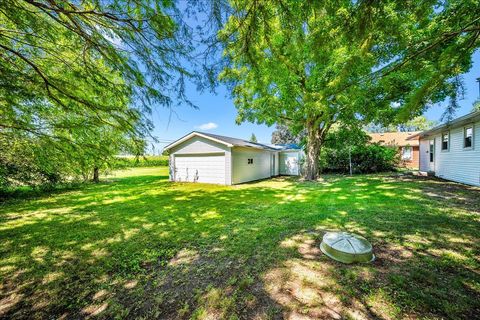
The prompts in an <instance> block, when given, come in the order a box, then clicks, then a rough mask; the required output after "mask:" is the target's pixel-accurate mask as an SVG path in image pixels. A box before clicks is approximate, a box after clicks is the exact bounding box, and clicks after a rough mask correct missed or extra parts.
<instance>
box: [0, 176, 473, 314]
mask: <svg viewBox="0 0 480 320" xmlns="http://www.w3.org/2000/svg"><path fill="white" fill-rule="evenodd" d="M109 179H110V181H108V182H104V183H102V184H99V185H88V186H86V187H84V188H82V189H78V190H73V191H67V192H61V193H56V194H52V195H50V196H44V197H40V198H36V199H29V200H12V201H8V202H7V203H4V204H1V205H0V258H1V260H0V318H2V317H5V318H39V319H40V318H42V319H43V318H59V317H63V318H64V319H71V318H84V317H91V316H97V317H99V318H114V317H117V318H127V317H128V318H133V317H143V318H161V319H174V318H195V319H228V318H231V319H236V318H245V319H271V318H273V319H277V318H289V319H318V318H331V317H334V318H335V317H336V318H347V319H348V318H352V319H363V318H367V319H369V318H376V319H395V318H428V319H440V318H464V319H473V318H478V317H479V312H480V261H479V257H480V190H479V189H476V188H468V187H464V186H461V185H457V184H454V183H446V182H443V181H438V180H429V179H426V178H413V177H410V178H409V177H403V178H402V177H397V176H389V175H369V176H356V177H353V178H350V177H339V176H329V177H326V178H325V180H324V181H323V182H318V183H307V182H298V181H296V180H295V179H293V178H276V179H272V180H267V181H261V182H257V183H251V184H244V185H240V186H233V187H224V186H214V185H204V184H179V183H169V182H168V181H167V169H166V168H140V169H135V170H131V171H126V172H120V173H118V174H117V175H116V176H114V177H111V178H109ZM339 229H340V230H348V231H353V232H356V233H359V234H361V235H363V236H365V237H366V238H367V239H369V240H370V241H371V242H372V244H373V246H374V252H375V254H376V256H377V259H376V260H375V262H373V263H371V264H361V265H350V266H348V265H342V264H339V263H336V262H334V261H331V260H329V259H328V258H327V257H325V256H324V255H322V254H321V252H320V251H319V249H318V245H319V243H320V241H321V237H322V235H323V233H324V232H325V231H327V230H339Z"/></svg>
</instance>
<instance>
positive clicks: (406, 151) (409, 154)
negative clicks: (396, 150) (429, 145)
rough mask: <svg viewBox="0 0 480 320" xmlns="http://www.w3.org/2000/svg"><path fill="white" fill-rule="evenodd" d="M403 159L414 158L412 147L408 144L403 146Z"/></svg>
mask: <svg viewBox="0 0 480 320" xmlns="http://www.w3.org/2000/svg"><path fill="white" fill-rule="evenodd" d="M402 160H412V147H410V146H407V147H403V148H402Z"/></svg>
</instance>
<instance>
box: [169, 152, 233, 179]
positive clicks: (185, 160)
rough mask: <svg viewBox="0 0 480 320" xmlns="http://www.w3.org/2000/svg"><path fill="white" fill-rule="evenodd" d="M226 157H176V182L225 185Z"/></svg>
mask: <svg viewBox="0 0 480 320" xmlns="http://www.w3.org/2000/svg"><path fill="white" fill-rule="evenodd" d="M225 167H226V166H225V155H224V154H218V155H215V154H203V155H177V156H175V181H178V182H203V183H217V184H225Z"/></svg>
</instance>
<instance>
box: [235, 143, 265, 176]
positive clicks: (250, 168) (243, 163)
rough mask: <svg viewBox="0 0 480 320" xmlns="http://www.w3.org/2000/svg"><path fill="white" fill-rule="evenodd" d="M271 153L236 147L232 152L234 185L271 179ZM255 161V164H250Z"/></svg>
mask: <svg viewBox="0 0 480 320" xmlns="http://www.w3.org/2000/svg"><path fill="white" fill-rule="evenodd" d="M270 154H271V153H270V151H265V150H257V149H250V148H241V147H234V148H233V151H232V169H233V170H232V172H233V174H232V183H233V184H236V183H242V182H247V181H253V180H259V179H265V178H269V177H270V164H271V159H270ZM248 159H253V164H248Z"/></svg>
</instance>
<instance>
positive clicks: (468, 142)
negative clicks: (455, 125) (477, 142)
mask: <svg viewBox="0 0 480 320" xmlns="http://www.w3.org/2000/svg"><path fill="white" fill-rule="evenodd" d="M463 147H464V148H471V147H473V126H470V127H465V129H464V131H463Z"/></svg>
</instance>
